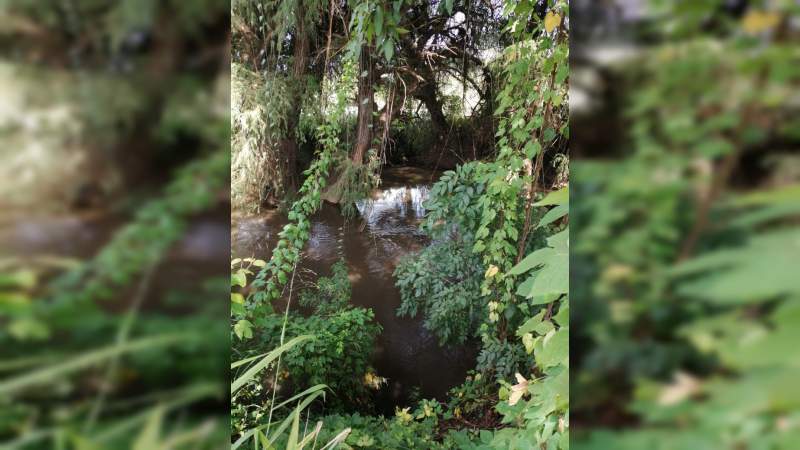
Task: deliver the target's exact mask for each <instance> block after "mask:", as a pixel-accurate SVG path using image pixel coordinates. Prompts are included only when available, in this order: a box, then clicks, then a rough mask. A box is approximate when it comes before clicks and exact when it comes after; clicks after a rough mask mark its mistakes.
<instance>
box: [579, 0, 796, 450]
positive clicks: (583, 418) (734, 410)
mask: <svg viewBox="0 0 800 450" xmlns="http://www.w3.org/2000/svg"><path fill="white" fill-rule="evenodd" d="M722 3H723V2H706V3H703V4H702V5H701V4H700V3H698V4H697V5H696V6H693V7H689V5H688V4H682V3H679V2H676V3H674V4H667V3H662V4H660V5H657V7H658V8H661V10H663V11H662V12H667V13H668V15H669V16H670V17H673V18H674V22H672V23H663V22H661V21H658V22H656V24H657V25H658V32H659V34H658V38H659V39H658V41H657V43H656V44H653V45H652V46H651V47H648V48H647V51H646V53H643V54H641V55H639V56H637V57H635V58H634V60H632V61H630V62H628V63H625V64H623V65H621V66H620V67H618V68H616V69H615V72H616V73H617V74H618V75H617V76H618V80H619V82H620V83H621V86H624V87H625V89H624V90H621V91H620V92H619V93H617V95H618V96H619V97H620V98H621V99H622V102H621V103H622V104H623V105H625V109H624V114H625V117H623V118H618V119H616V120H627V121H629V123H630V125H629V126H628V128H627V133H626V134H625V135H624V136H623V137H622V139H621V142H619V143H618V148H611V149H604V151H605V152H606V158H604V160H602V161H595V162H592V163H576V164H575V168H574V172H573V173H574V175H575V176H574V178H575V180H576V181H575V182H574V183H573V188H574V189H575V191H576V194H575V195H576V197H577V198H586V197H591V198H592V199H593V200H592V201H587V202H580V204H579V205H577V206H576V207H575V208H574V209H573V232H575V234H576V236H577V241H576V242H577V244H576V246H575V247H574V249H573V251H574V255H575V256H574V259H573V266H572V267H573V271H574V274H575V275H574V276H575V277H576V278H574V280H576V281H577V282H576V283H575V285H576V286H579V287H580V288H578V289H576V290H574V292H573V293H572V299H573V302H574V303H575V308H573V321H574V322H577V324H578V326H576V327H575V328H576V330H579V331H577V333H576V335H575V337H574V339H576V341H577V342H579V343H580V344H581V345H580V346H579V347H578V349H577V351H576V352H574V353H573V360H574V361H576V366H573V367H575V368H576V369H577V379H576V380H574V382H573V383H574V384H573V388H572V393H573V398H575V399H576V401H575V402H573V418H574V420H575V422H577V423H578V424H579V427H580V430H581V433H580V435H579V437H580V438H579V439H578V440H576V442H575V443H574V447H575V448H580V449H605V448H619V449H638V448H655V449H712V448H713V449H789V448H796V447H797V445H798V442H800V440H798V436H800V434H798V429H799V428H798V427H797V417H798V411H800V403H798V401H797V392H798V391H797V389H796V387H795V386H793V385H792V383H793V382H792V381H789V380H797V376H798V370H797V366H796V358H794V356H792V355H793V354H794V352H793V351H792V350H791V347H792V346H794V345H796V343H797V335H796V333H797V331H796V330H797V315H796V312H797V299H798V296H797V294H798V283H797V280H796V272H797V270H796V269H797V254H798V253H797V240H796V237H797V234H798V230H797V213H798V211H799V210H798V199H799V198H800V197H798V195H797V193H798V190H797V182H798V178H797V175H796V173H797V172H794V174H793V169H791V168H792V167H797V159H796V156H795V155H792V153H796V149H797V146H798V140H797V134H796V132H794V131H791V130H790V129H791V128H792V127H793V126H792V125H789V124H790V123H792V122H793V119H789V117H793V116H794V117H796V113H797V107H796V104H795V105H793V104H791V102H787V101H785V100H786V99H788V98H790V97H791V96H792V95H794V94H792V92H796V91H797V84H798V81H800V78H798V72H797V65H796V64H795V63H793V62H792V61H793V60H794V61H796V60H797V56H798V54H797V46H796V45H795V43H793V42H790V38H791V36H794V37H796V36H797V29H796V26H794V27H792V26H790V25H789V21H790V19H789V17H790V16H791V15H792V13H794V14H796V13H797V8H796V5H791V6H790V5H789V3H781V2H775V3H768V4H769V5H770V6H769V7H767V6H766V4H764V5H762V4H761V2H749V3H750V5H749V7H748V5H747V4H746V3H745V7H744V8H742V9H741V11H738V12H736V11H733V12H731V11H729V10H728V9H727V8H723V5H722ZM623 149H624V150H623ZM628 149H629V150H628ZM608 155H612V157H608Z"/></svg>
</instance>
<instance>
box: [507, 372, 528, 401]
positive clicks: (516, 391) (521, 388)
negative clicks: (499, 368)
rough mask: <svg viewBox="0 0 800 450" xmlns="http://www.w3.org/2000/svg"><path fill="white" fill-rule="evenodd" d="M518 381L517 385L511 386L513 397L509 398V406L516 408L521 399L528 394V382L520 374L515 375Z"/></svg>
mask: <svg viewBox="0 0 800 450" xmlns="http://www.w3.org/2000/svg"><path fill="white" fill-rule="evenodd" d="M514 377H515V378H516V379H517V384H515V385H514V386H511V395H510V396H509V397H508V404H509V405H511V406H514V405H516V404H517V402H519V399H521V398H522V396H523V395H525V393H526V392H528V380H526V379H525V377H523V376H522V375H520V374H519V373H516V374H514Z"/></svg>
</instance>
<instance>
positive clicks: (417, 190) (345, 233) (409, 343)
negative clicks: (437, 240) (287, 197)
mask: <svg viewBox="0 0 800 450" xmlns="http://www.w3.org/2000/svg"><path fill="white" fill-rule="evenodd" d="M433 175H434V174H432V173H430V172H424V171H420V170H416V169H410V168H399V169H389V170H387V171H385V173H384V175H383V184H382V186H381V187H380V188H379V189H377V190H376V191H375V192H373V195H372V198H371V199H369V200H367V201H363V202H361V203H359V204H358V205H357V206H358V211H359V217H358V218H357V219H355V220H350V221H349V222H347V221H345V220H344V218H343V217H342V215H341V213H340V212H339V209H338V208H337V207H335V206H332V205H329V204H325V205H324V206H323V208H322V209H321V210H320V211H319V212H318V213H317V214H315V215H314V216H313V217H312V219H311V222H312V223H311V234H310V238H309V241H308V244H306V247H305V248H304V253H303V259H302V262H301V267H300V268H299V270H298V274H299V276H300V277H301V279H302V282H309V281H313V279H314V277H316V276H327V275H330V267H331V266H332V265H333V264H334V263H335V262H336V261H338V260H339V259H340V258H344V260H345V262H346V263H347V267H348V270H349V273H350V281H351V283H352V300H351V301H352V303H353V304H354V305H357V306H362V307H365V308H372V310H373V311H374V312H375V318H376V320H377V321H378V322H379V323H380V324H381V326H382V327H383V333H382V334H381V335H380V336H379V337H378V340H377V343H376V348H375V351H374V353H373V366H374V367H375V369H376V371H377V372H378V375H380V376H383V377H386V378H388V384H387V385H386V386H385V387H384V388H383V389H382V390H381V391H380V392H379V393H378V394H377V395H376V399H375V404H376V407H377V408H378V410H379V412H383V413H386V414H393V413H394V407H395V406H405V405H408V404H409V402H410V401H411V400H412V395H413V392H414V391H415V390H418V393H419V394H420V395H421V396H422V397H424V398H439V399H444V398H445V396H446V394H447V391H448V390H449V389H450V388H451V387H453V386H456V385H458V384H460V383H462V382H463V381H464V378H465V376H466V372H467V371H468V370H469V369H471V368H473V367H474V365H475V356H476V350H475V349H474V348H471V347H469V346H452V347H444V348H443V347H440V346H439V345H438V342H437V339H436V337H435V336H434V335H433V334H432V333H430V332H429V331H427V330H426V329H425V328H424V327H423V324H422V319H421V317H415V318H405V317H403V318H400V317H397V316H396V310H397V308H398V307H399V306H400V292H399V290H398V289H397V288H396V287H395V285H394V281H395V280H394V277H393V275H392V274H393V272H394V270H395V268H396V267H397V264H398V263H399V262H400V260H401V258H402V257H403V256H405V255H407V254H409V253H412V252H415V251H418V250H420V249H422V248H423V247H424V246H425V245H426V244H427V239H426V237H425V236H424V235H423V234H422V233H421V232H420V230H419V224H420V222H421V221H422V219H423V217H424V214H425V209H424V207H423V206H422V204H423V202H424V201H425V199H426V198H427V196H428V189H429V187H430V185H431V184H432V181H433V179H434V177H433ZM285 224H286V217H285V216H284V215H282V214H280V213H278V212H276V211H268V212H266V213H262V214H259V215H256V216H243V217H238V218H236V219H235V220H233V225H232V234H233V236H232V244H233V254H234V256H237V257H247V256H255V257H259V258H268V257H269V256H270V255H271V250H272V247H273V246H274V245H275V243H276V241H277V235H278V233H279V232H280V230H281V228H282V227H283V226H284V225H285Z"/></svg>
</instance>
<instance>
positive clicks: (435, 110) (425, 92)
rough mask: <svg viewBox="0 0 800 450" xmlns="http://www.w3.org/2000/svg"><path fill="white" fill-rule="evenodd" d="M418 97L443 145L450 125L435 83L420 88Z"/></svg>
mask: <svg viewBox="0 0 800 450" xmlns="http://www.w3.org/2000/svg"><path fill="white" fill-rule="evenodd" d="M416 97H417V98H418V99H420V100H421V101H422V103H423V104H424V105H425V108H427V109H428V113H430V115H431V122H432V124H433V127H434V129H435V130H436V133H437V134H438V135H439V143H440V144H441V143H443V141H444V136H445V134H447V130H448V125H447V118H446V117H445V116H444V112H443V110H442V102H441V101H439V98H438V97H437V96H436V85H435V84H433V83H430V82H428V83H425V84H424V85H422V86H420V88H419V91H418V92H417V93H416Z"/></svg>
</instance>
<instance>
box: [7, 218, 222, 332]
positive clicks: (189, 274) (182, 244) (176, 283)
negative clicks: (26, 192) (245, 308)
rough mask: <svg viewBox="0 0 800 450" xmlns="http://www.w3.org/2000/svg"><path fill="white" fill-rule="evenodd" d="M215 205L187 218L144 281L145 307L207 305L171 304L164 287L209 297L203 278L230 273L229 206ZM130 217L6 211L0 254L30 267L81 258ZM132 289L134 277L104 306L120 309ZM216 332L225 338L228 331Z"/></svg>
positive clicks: (184, 311)
mask: <svg viewBox="0 0 800 450" xmlns="http://www.w3.org/2000/svg"><path fill="white" fill-rule="evenodd" d="M218 209H219V210H217V211H213V212H210V213H206V214H203V215H198V216H195V217H193V218H191V220H189V223H188V224H187V227H186V231H185V232H184V234H183V236H182V237H181V238H180V239H178V241H177V242H175V243H174V244H173V245H172V246H171V248H170V249H169V250H168V251H167V253H166V254H165V255H164V256H163V258H162V260H161V262H160V263H159V266H158V270H157V271H156V272H155V273H154V276H153V278H152V280H151V281H150V284H149V286H147V288H146V289H147V297H146V300H145V302H144V304H143V308H144V309H147V310H151V311H155V312H163V313H168V314H169V313H175V314H180V315H183V314H188V313H192V311H194V310H195V309H202V308H206V309H207V307H208V305H205V304H197V305H190V306H191V308H189V309H187V308H186V307H180V308H172V307H170V306H169V305H167V304H166V303H165V302H164V300H165V297H166V293H168V292H169V291H175V290H177V291H182V292H197V293H203V295H204V297H202V298H207V297H208V296H209V295H213V293H212V294H209V293H208V292H207V291H204V290H203V287H202V282H203V281H205V280H207V279H209V278H216V277H219V278H223V279H224V278H227V276H228V275H229V270H230V264H229V261H228V258H229V256H230V228H229V227H230V225H229V222H228V217H229V209H228V208H227V207H226V208H218ZM130 220H131V218H130V217H125V216H122V215H119V214H113V213H109V212H107V211H101V210H95V211H86V212H81V213H62V214H58V215H42V214H27V215H18V216H15V217H4V218H2V220H0V260H4V261H10V262H12V263H13V262H14V261H18V262H19V263H20V264H21V265H22V266H26V265H28V266H32V267H37V266H39V263H40V262H42V261H52V260H68V261H74V262H77V261H85V260H87V259H90V258H92V257H93V256H94V255H96V254H97V253H98V252H99V251H100V250H101V249H102V248H103V247H104V246H105V245H106V244H107V243H108V242H109V241H110V240H111V239H113V237H114V234H115V233H116V232H117V231H118V230H120V229H121V227H122V226H124V225H125V224H126V223H128V222H129V221H130ZM12 266H13V264H12ZM0 270H2V268H0ZM47 278H50V277H47ZM134 291H135V283H132V285H130V286H127V287H125V288H123V289H121V290H120V291H118V293H117V295H116V296H115V298H114V299H112V300H111V301H109V302H104V305H105V306H104V307H105V308H107V309H108V310H110V311H119V310H124V309H125V308H126V307H127V305H128V304H129V303H130V298H131V297H132V296H133V292H134ZM219 295H221V296H222V295H227V294H226V292H221V293H220V294H219ZM219 336H220V338H221V339H227V338H228V336H227V331H225V332H224V333H221V334H219Z"/></svg>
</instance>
